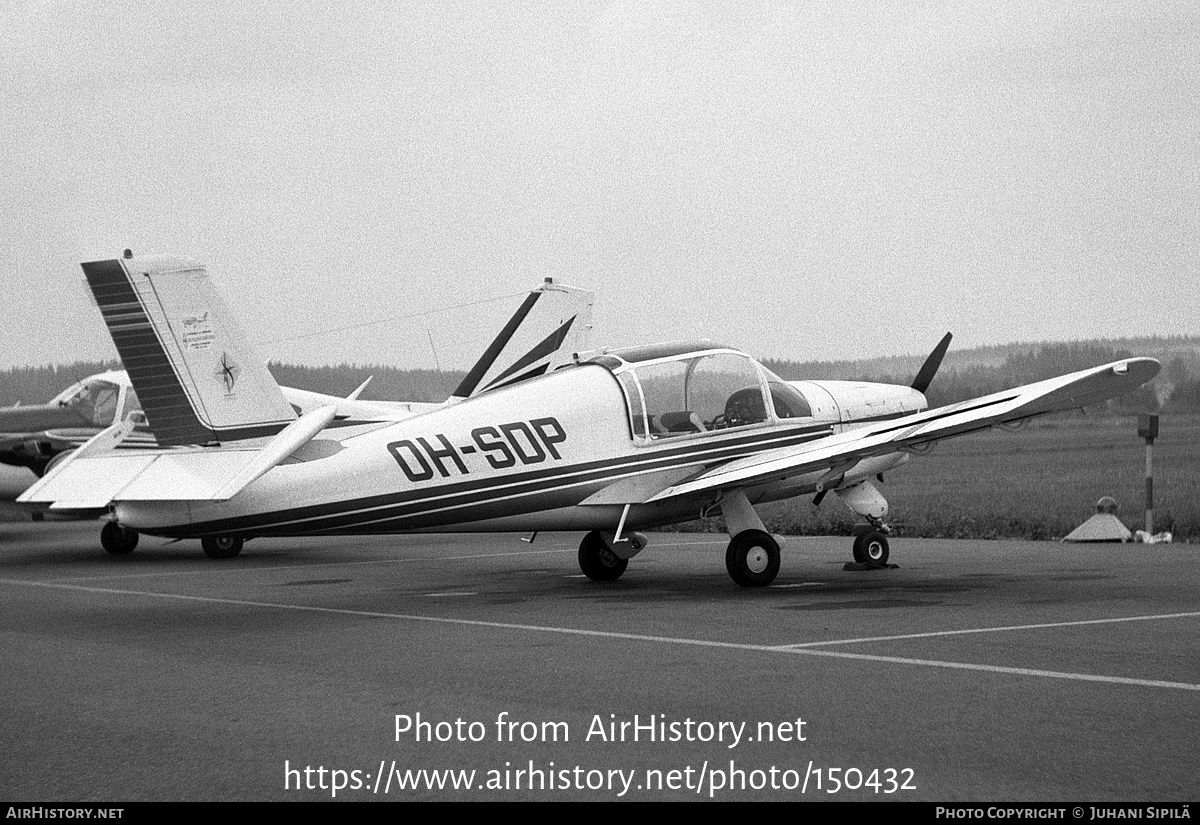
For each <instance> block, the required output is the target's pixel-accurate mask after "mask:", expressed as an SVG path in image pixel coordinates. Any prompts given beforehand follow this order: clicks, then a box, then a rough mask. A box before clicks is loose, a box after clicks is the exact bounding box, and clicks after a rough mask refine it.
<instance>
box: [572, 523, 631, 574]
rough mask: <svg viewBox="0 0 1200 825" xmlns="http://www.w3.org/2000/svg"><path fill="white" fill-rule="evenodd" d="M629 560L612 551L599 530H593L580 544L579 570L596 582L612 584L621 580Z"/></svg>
mask: <svg viewBox="0 0 1200 825" xmlns="http://www.w3.org/2000/svg"><path fill="white" fill-rule="evenodd" d="M628 566H629V560H628V559H623V558H621V557H620V556H618V555H617V554H616V553H614V552H613V551H612V548H611V547H609V546H608V544H607V543H606V542H605V541H604V538H603V537H602V536H601V535H600V531H599V530H593V531H592V532H590V533H588V534H587V535H586V536H584V537H583V541H581V542H580V543H579V569H580V570H582V571H583V575H585V576H587V577H588V578H589V579H591V580H592V581H594V582H611V581H616V580H617V579H619V578H621V574H622V573H624V572H625V568H626V567H628Z"/></svg>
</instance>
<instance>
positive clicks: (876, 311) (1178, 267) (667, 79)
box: [0, 0, 1200, 367]
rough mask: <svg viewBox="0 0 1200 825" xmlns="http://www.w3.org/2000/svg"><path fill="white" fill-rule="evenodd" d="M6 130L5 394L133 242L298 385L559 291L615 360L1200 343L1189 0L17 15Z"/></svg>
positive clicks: (501, 316) (1195, 80) (1195, 66)
mask: <svg viewBox="0 0 1200 825" xmlns="http://www.w3.org/2000/svg"><path fill="white" fill-rule="evenodd" d="M0 113H2V118H3V119H2V121H0V157H2V158H3V162H2V165H0V169H2V170H3V171H2V181H3V183H2V185H0V280H2V286H3V294H4V296H5V299H6V300H5V306H6V307H7V313H6V318H5V321H4V323H3V324H0V366H9V365H14V364H16V365H20V364H41V363H49V362H60V363H61V362H67V361H72V360H75V359H80V358H95V357H111V356H115V350H114V348H113V347H112V344H111V342H110V341H109V339H108V336H107V334H106V332H105V330H104V327H103V324H102V323H101V321H100V318H99V313H98V312H97V311H96V309H95V308H94V307H93V306H92V305H91V304H90V302H89V301H88V298H87V295H86V291H85V287H84V286H83V279H82V274H81V272H80V270H79V266H78V263H79V262H80V261H83V260H93V259H98V258H106V257H116V256H118V255H119V254H120V252H121V250H122V249H123V248H125V247H132V248H133V249H134V250H135V251H137V252H139V253H152V252H154V253H158V252H169V253H179V254H186V255H189V256H192V257H195V258H198V259H200V260H203V261H205V262H207V263H208V264H209V265H210V268H211V270H212V272H213V273H214V275H215V276H216V277H217V278H218V279H219V281H220V282H221V283H222V284H223V285H224V291H225V295H226V299H227V301H228V302H229V304H230V306H231V307H232V308H234V310H235V311H237V312H238V314H239V316H240V318H241V320H242V323H243V326H245V327H247V328H248V330H250V331H251V332H252V337H253V338H254V339H256V340H258V341H261V342H262V343H261V344H260V345H259V350H260V352H261V355H262V356H263V357H270V358H276V359H282V360H290V361H298V362H302V363H311V364H322V363H338V362H342V361H353V362H358V363H386V364H396V365H401V366H432V365H433V363H434V361H433V353H434V351H436V353H437V356H438V359H439V361H440V363H441V365H442V366H443V367H465V366H467V365H468V364H469V363H470V362H471V361H472V360H473V359H474V358H475V356H476V355H477V354H478V353H479V352H480V351H481V350H482V348H483V347H484V346H485V345H486V343H487V341H488V340H489V339H490V337H491V336H492V335H493V334H494V333H495V331H496V330H497V329H498V328H499V326H500V325H501V324H502V323H503V321H504V320H505V318H506V317H507V315H508V314H509V313H510V312H511V311H512V310H513V309H514V308H515V306H516V304H517V302H518V300H519V299H518V298H516V297H513V296H515V294H516V293H520V292H523V291H526V290H528V289H530V288H532V287H533V286H534V285H536V283H537V282H538V281H539V280H540V279H541V278H542V277H544V276H553V277H554V278H556V279H558V280H561V281H563V282H565V283H570V284H574V285H578V286H584V287H588V288H591V289H594V290H595V291H596V293H597V303H596V312H595V319H594V320H595V342H596V344H597V345H614V346H615V345H624V344H631V343H646V342H652V341H662V340H671V339H677V338H698V337H708V338H713V339H716V340H719V341H725V342H728V343H730V344H732V345H734V346H740V347H743V348H745V349H747V350H749V351H751V352H752V353H755V354H758V355H764V356H778V357H789V358H797V359H832V358H840V357H852V358H853V357H866V356H874V355H880V354H886V353H920V352H924V351H926V350H928V349H930V348H931V347H932V346H933V344H934V343H936V341H937V339H938V338H939V337H940V335H941V334H942V333H943V332H945V331H946V330H953V331H954V332H955V333H956V345H958V346H961V347H964V348H965V347H971V346H978V345H983V344H994V343H1005V342H1009V341H1016V340H1063V339H1070V338H1077V337H1115V336H1124V335H1150V334H1156V333H1157V334H1171V333H1177V334H1178V333H1196V332H1197V331H1198V330H1200V327H1198V325H1197V323H1196V318H1197V315H1198V310H1200V278H1198V277H1197V276H1198V275H1200V271H1198V270H1200V265H1198V261H1200V128H1198V127H1200V3H1196V2H1194V0H1180V2H1150V3H1147V2H1145V0H1132V2H1103V1H1102V0H1082V1H1081V2H1065V1H1064V0H1044V2H1015V1H1014V2H995V1H994V0H987V2H965V1H960V0H946V2H933V1H932V0H930V1H929V2H901V1H900V0H897V1H896V2H857V3H852V2H846V3H840V2H839V3H825V2H765V1H764V2H747V1H746V0H739V2H737V3H727V2H711V3H709V2H699V3H683V2H562V0H554V1H553V2H544V3H538V2H523V3H503V2H453V3H452V2H432V3H415V2H407V3H406V2H378V3H370V4H368V3H354V2H329V3H316V2H289V3H280V2H255V1H254V0H237V2H226V0H205V2H203V3H144V4H143V3H131V2H125V3H118V2H112V3H95V2H93V0H86V1H85V2H55V1H54V0H41V1H39V2H21V1H20V0H9V2H5V3H3V4H0ZM503 296H509V297H507V299H504V298H503ZM490 298H498V299H500V300H497V301H495V302H492V303H488V304H482V305H478V306H474V307H469V308H463V309H459V310H454V311H447V312H440V313H437V314H433V315H426V316H422V317H418V318H409V319H407V320H399V321H391V322H389V323H384V324H379V325H373V326H368V327H362V328H359V329H355V330H345V329H344V328H345V327H348V326H351V325H356V324H362V323H364V322H367V321H373V320H379V319H387V318H395V317H397V316H405V315H411V314H414V313H419V312H423V311H425V310H428V309H431V308H438V307H447V306H453V305H457V304H463V303H467V302H474V301H480V300H482V299H490ZM339 328H343V330H342V331H340V332H335V333H330V334H326V335H316V336H313V335H311V334H310V333H312V332H316V331H322V330H329V329H339ZM302 335H303V336H306V337H302V338H301V337H298V336H302ZM431 339H432V346H431Z"/></svg>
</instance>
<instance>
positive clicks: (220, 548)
mask: <svg viewBox="0 0 1200 825" xmlns="http://www.w3.org/2000/svg"><path fill="white" fill-rule="evenodd" d="M137 543H138V533H137V531H136V530H130V529H129V528H128V527H122V526H121V525H120V524H118V523H117V522H115V521H110V522H107V523H105V525H104V527H102V528H101V529H100V546H101V547H103V548H104V549H105V550H106V551H107V552H109V553H111V554H113V555H114V556H128V555H129V554H130V553H132V552H133V548H135V547H137ZM245 543H246V540H245V539H244V538H242V537H241V536H210V537H208V538H205V539H201V540H200V546H201V547H202V548H203V549H204V555H206V556H208V557H209V558H210V559H232V558H233V557H234V556H236V555H237V554H238V553H240V552H242V546H243V545H244V544H245ZM642 546H643V547H644V546H645V538H644V537H643V539H642ZM638 549H641V548H638ZM582 552H583V551H582V549H581V550H580V554H581V555H580V558H581V559H582ZM581 563H582V562H581ZM624 569H625V568H623V567H622V568H621V570H622V571H624ZM619 575H621V574H620V573H617V576H619ZM613 578H616V576H614V577H613Z"/></svg>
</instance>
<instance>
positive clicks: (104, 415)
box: [50, 378, 121, 427]
mask: <svg viewBox="0 0 1200 825" xmlns="http://www.w3.org/2000/svg"><path fill="white" fill-rule="evenodd" d="M120 396H121V388H120V387H119V386H117V385H116V384H114V383H112V382H111V381H105V380H103V379H99V378H92V379H88V380H86V381H81V382H79V383H78V384H75V385H73V386H71V387H68V388H67V389H66V390H64V391H63V392H61V393H59V394H58V395H57V396H55V397H54V399H53V400H52V401H51V402H50V403H52V404H57V405H58V406H60V407H66V408H68V409H71V410H74V411H75V412H77V413H79V415H80V417H81V418H82V419H83V421H84V422H85V423H87V424H91V425H93V426H96V427H107V426H108V425H109V424H112V423H113V420H114V419H115V418H116V415H117V402H118V400H119V399H120Z"/></svg>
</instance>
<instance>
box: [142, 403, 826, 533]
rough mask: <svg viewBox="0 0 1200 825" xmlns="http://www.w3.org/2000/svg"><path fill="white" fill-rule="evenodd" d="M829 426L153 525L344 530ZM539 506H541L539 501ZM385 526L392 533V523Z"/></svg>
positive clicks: (785, 439) (811, 435) (698, 460)
mask: <svg viewBox="0 0 1200 825" xmlns="http://www.w3.org/2000/svg"><path fill="white" fill-rule="evenodd" d="M831 430H832V427H831V426H830V425H828V424H819V425H809V426H805V427H802V428H794V429H788V430H787V431H785V432H779V431H778V430H771V431H767V432H758V433H754V434H751V435H747V436H745V437H740V438H733V439H728V440H725V441H722V442H720V443H715V444H714V443H711V442H709V443H700V444H697V443H695V442H693V443H691V444H687V445H680V446H678V447H665V448H660V449H657V450H645V451H643V450H638V451H637V452H635V453H633V454H626V455H623V456H618V457H616V458H607V459H598V460H595V461H587V462H582V463H579V464H573V465H567V466H559V467H552V468H548V469H539V470H530V471H524V472H520V473H514V474H511V475H505V476H498V477H497V476H494V477H490V478H483V479H471V480H466V481H460V482H454V483H451V484H443V485H439V486H437V487H434V488H429V489H413V490H405V491H403V492H397V493H389V494H385V495H379V496H370V497H367V498H361V499H353V500H348V501H340V502H330V503H327V504H317V505H311V506H308V507H298V508H293V509H288V510H276V511H271V512H268V513H257V514H254V515H248V516H240V517H234V518H228V519H217V520H214V521H208V522H198V523H195V524H190V525H179V526H177V527H173V528H165V529H161V530H158V529H156V530H154V531H153V532H155V533H158V534H161V535H166V536H172V537H180V538H182V537H187V536H199V535H221V534H226V533H250V534H254V535H270V534H274V535H297V534H304V533H315V532H329V531H345V530H346V529H347V528H350V527H352V526H353V525H357V524H362V523H363V522H380V521H385V520H386V521H396V520H398V519H405V518H411V517H412V516H414V515H417V514H420V513H429V512H431V511H434V510H436V511H445V510H448V509H462V508H465V507H471V506H473V505H476V504H478V503H480V502H485V501H488V500H491V499H495V498H497V497H498V496H504V497H506V498H508V497H514V496H524V495H531V494H539V495H540V494H545V493H546V492H548V491H552V490H555V489H557V488H571V487H579V486H582V485H590V486H593V487H604V486H607V485H608V484H610V483H612V482H613V481H616V480H617V479H619V478H621V477H622V476H628V475H634V474H637V473H642V472H653V471H658V470H664V469H671V468H673V467H680V466H686V465H689V464H707V465H712V464H716V463H724V462H726V461H731V460H734V459H737V458H742V457H745V456H747V455H753V454H755V453H758V452H761V451H764V450H769V449H776V448H780V447H789V446H794V445H798V444H803V443H806V442H808V441H812V440H814V439H817V438H822V437H824V436H826V435H828V434H829V433H830V432H831ZM590 494H591V493H590V492H588V493H587V495H590ZM586 497H587V496H586V495H584V496H576V497H575V498H574V500H573V501H570V502H568V503H569V504H577V503H578V502H579V501H581V500H582V499H583V498H586ZM533 509H543V508H542V507H535V508H533ZM547 509H549V508H547ZM455 520H457V521H473V520H475V516H474V515H473V514H463V515H462V517H461V518H458V519H443V518H442V517H441V516H439V521H440V522H442V523H446V524H452V523H454V521H455ZM396 529H397V531H399V530H401V529H406V528H400V527H398V528H396ZM379 532H388V530H380V531H379Z"/></svg>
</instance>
